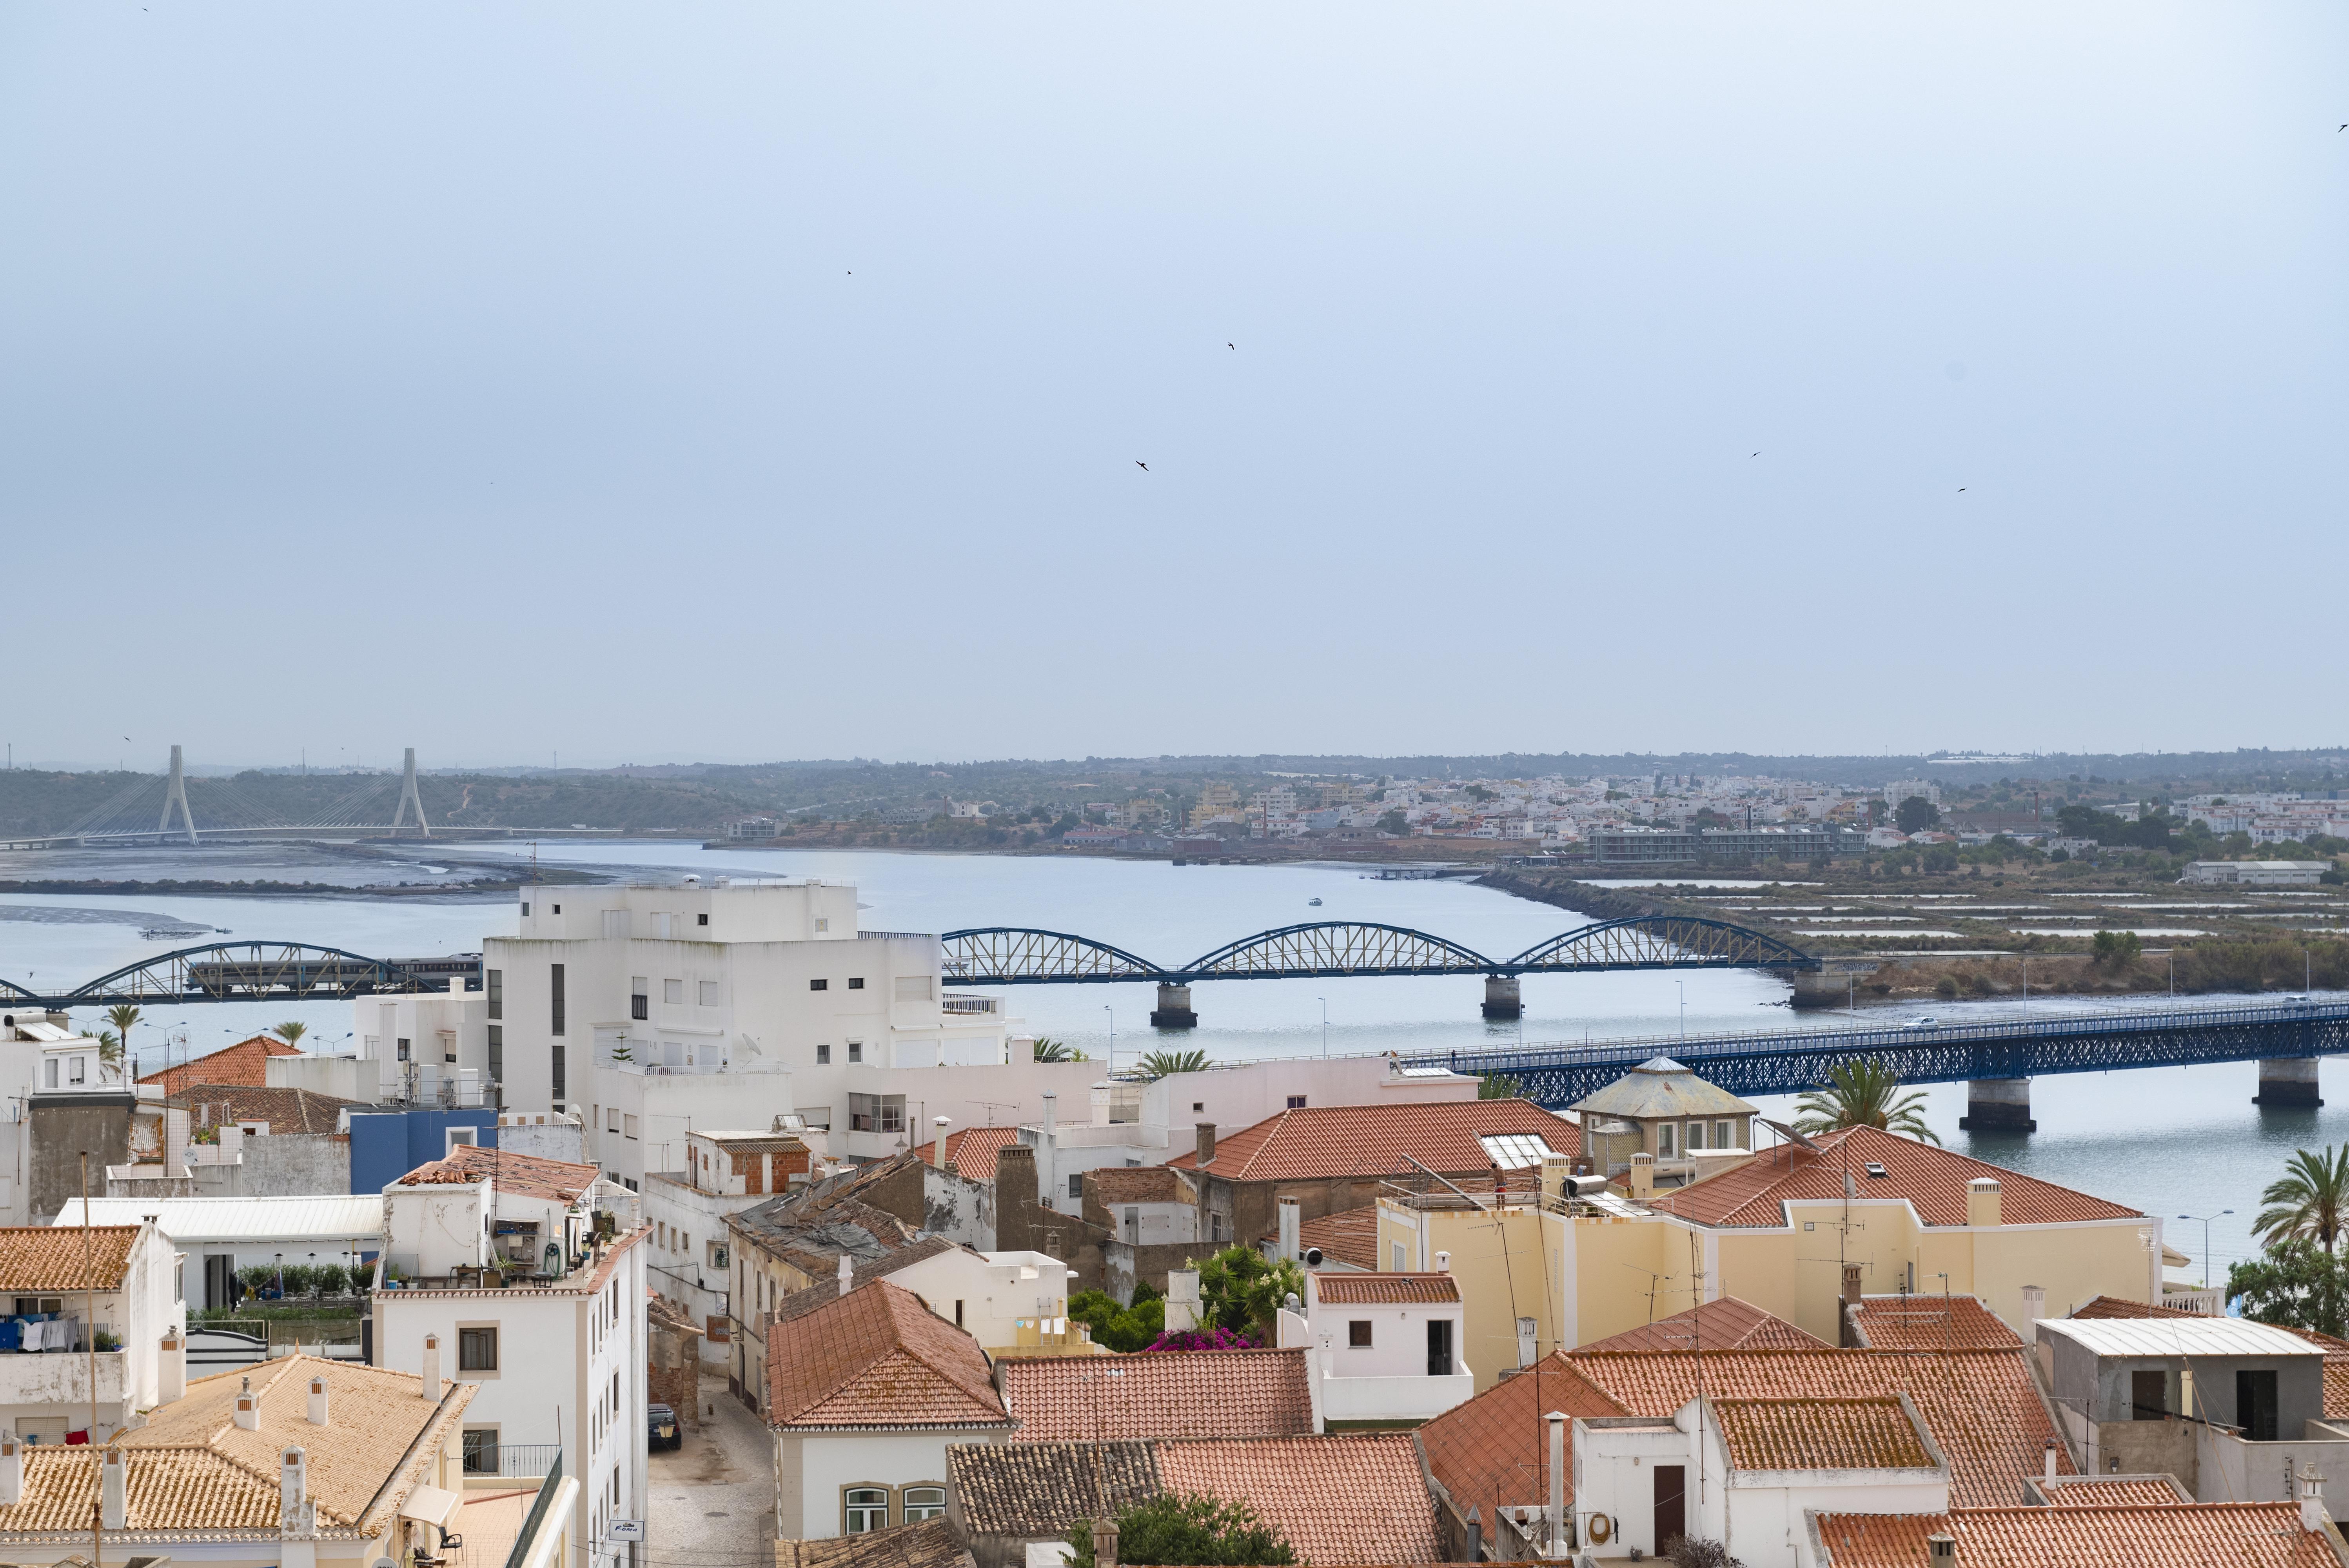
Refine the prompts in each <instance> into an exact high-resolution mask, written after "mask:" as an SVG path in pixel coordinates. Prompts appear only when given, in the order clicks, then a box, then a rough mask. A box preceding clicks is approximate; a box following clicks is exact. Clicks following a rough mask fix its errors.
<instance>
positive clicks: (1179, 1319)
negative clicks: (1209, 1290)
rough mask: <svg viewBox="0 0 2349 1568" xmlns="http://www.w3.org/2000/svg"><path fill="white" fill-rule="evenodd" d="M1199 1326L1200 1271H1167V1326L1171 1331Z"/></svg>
mask: <svg viewBox="0 0 2349 1568" xmlns="http://www.w3.org/2000/svg"><path fill="white" fill-rule="evenodd" d="M1198 1326H1199V1271H1198V1270H1197V1269H1168V1270H1167V1271H1166V1327H1167V1331H1168V1332H1169V1333H1174V1332H1179V1331H1181V1330H1183V1329H1186V1328H1196V1327H1198Z"/></svg>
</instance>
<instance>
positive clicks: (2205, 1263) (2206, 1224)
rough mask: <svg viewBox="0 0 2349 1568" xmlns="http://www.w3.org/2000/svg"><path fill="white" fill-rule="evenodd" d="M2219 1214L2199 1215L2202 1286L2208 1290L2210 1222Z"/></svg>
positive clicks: (2186, 1216) (2225, 1211) (2188, 1216)
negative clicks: (2200, 1225) (2200, 1223)
mask: <svg viewBox="0 0 2349 1568" xmlns="http://www.w3.org/2000/svg"><path fill="white" fill-rule="evenodd" d="M2233 1212H2235V1211H2234V1210H2232V1209H2221V1210H2220V1211H2219V1214H2231V1213H2233ZM2219 1214H2204V1215H2202V1216H2200V1219H2201V1222H2202V1288H2203V1289H2204V1290H2209V1288H2210V1222H2211V1221H2213V1220H2215V1219H2217V1218H2218V1217H2219ZM2178 1218H2179V1219H2181V1220H2192V1219H2194V1218H2196V1216H2195V1215H2192V1214H2180V1215H2178Z"/></svg>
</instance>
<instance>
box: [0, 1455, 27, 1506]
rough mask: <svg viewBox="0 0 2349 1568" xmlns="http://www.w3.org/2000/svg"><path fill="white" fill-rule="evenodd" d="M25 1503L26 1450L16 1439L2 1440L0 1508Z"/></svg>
mask: <svg viewBox="0 0 2349 1568" xmlns="http://www.w3.org/2000/svg"><path fill="white" fill-rule="evenodd" d="M22 1501H25V1449H24V1446H23V1445H22V1444H20V1443H18V1442H17V1441H16V1439H14V1438H0V1508H14V1507H16V1505H17V1504H18V1503H20V1502H22Z"/></svg>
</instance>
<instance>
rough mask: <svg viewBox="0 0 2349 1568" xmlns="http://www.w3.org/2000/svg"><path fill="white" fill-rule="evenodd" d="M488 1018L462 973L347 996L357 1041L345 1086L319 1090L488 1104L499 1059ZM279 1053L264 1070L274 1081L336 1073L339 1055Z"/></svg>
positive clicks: (334, 1080) (337, 1078)
mask: <svg viewBox="0 0 2349 1568" xmlns="http://www.w3.org/2000/svg"><path fill="white" fill-rule="evenodd" d="M488 1023H489V1001H488V998H487V997H486V996H484V995H482V993H481V992H479V991H474V992H471V993H468V992H467V991H466V990H465V983H464V981H463V980H462V979H456V980H451V981H450V982H449V988H448V990H447V991H446V992H438V991H426V992H419V993H417V994H414V995H392V996H364V997H361V998H360V999H359V1000H357V1001H356V1002H354V1003H352V1004H351V1034H352V1037H353V1038H354V1039H355V1040H356V1041H357V1044H358V1052H357V1061H356V1063H355V1064H354V1065H353V1066H352V1067H351V1068H350V1069H349V1070H350V1072H351V1073H352V1075H353V1076H352V1077H351V1079H350V1081H351V1085H352V1087H351V1088H350V1089H349V1090H347V1091H345V1090H343V1089H340V1088H326V1091H325V1092H327V1093H333V1094H342V1093H346V1092H347V1094H348V1096H349V1098H351V1099H364V1100H370V1101H385V1102H398V1103H402V1104H409V1105H446V1106H460V1105H461V1106H479V1105H495V1104H497V1102H498V1101H497V1090H496V1085H497V1083H498V1081H499V1080H500V1079H501V1078H503V1076H504V1074H505V1062H504V1059H503V1056H502V1052H501V1051H500V1050H499V1048H498V1047H497V1044H496V1042H497V1038H498V1037H497V1036H496V1034H495V1033H494V1032H493V1031H492V1030H491V1029H490V1028H489V1027H488ZM279 1059H281V1060H283V1061H285V1062H286V1063H287V1064H288V1065H287V1066H285V1067H283V1068H278V1069H277V1070H276V1072H275V1073H274V1074H273V1075H271V1076H272V1081H273V1082H274V1081H285V1082H288V1083H291V1082H297V1081H298V1082H300V1083H302V1084H303V1085H304V1086H305V1087H313V1086H323V1085H331V1084H338V1083H340V1082H342V1081H343V1073H344V1068H343V1066H342V1059H341V1058H338V1057H315V1058H314V1057H282V1058H279ZM322 1075H323V1076H322Z"/></svg>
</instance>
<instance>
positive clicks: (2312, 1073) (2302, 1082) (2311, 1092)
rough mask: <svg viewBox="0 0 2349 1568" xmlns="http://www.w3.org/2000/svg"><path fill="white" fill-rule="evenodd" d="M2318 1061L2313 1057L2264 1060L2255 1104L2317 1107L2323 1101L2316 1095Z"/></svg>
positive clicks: (2253, 1101)
mask: <svg viewBox="0 0 2349 1568" xmlns="http://www.w3.org/2000/svg"><path fill="white" fill-rule="evenodd" d="M2316 1062H2317V1058H2316V1057H2280V1058H2277V1057H2271V1058H2267V1059H2263V1060H2261V1063H2260V1092H2259V1093H2257V1094H2255V1095H2253V1096H2252V1097H2251V1103H2252V1104H2253V1105H2282V1106H2306V1107H2314V1106H2320V1105H2323V1103H2324V1101H2323V1100H2322V1099H2318V1098H2317V1094H2316Z"/></svg>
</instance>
